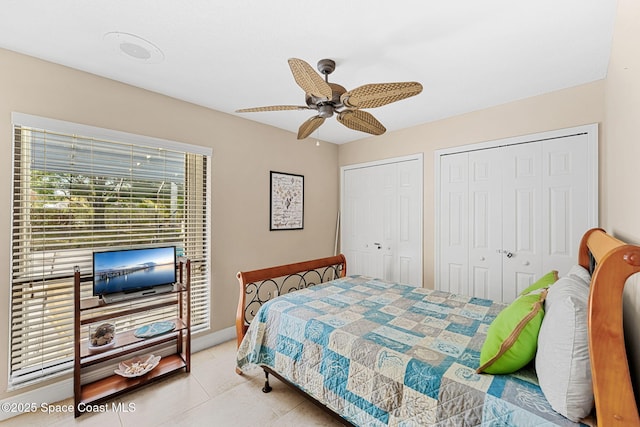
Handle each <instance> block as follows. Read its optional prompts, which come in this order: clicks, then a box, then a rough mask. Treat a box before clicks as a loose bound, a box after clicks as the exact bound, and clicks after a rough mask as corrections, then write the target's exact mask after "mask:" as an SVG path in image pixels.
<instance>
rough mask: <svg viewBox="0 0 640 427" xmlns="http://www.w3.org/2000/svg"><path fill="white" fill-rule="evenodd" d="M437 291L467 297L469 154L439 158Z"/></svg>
mask: <svg viewBox="0 0 640 427" xmlns="http://www.w3.org/2000/svg"><path fill="white" fill-rule="evenodd" d="M440 171H441V178H440V185H441V186H442V191H441V192H440V196H441V197H440V200H439V205H440V209H441V212H443V215H441V219H440V233H441V237H440V248H439V251H440V260H441V263H440V266H439V267H440V287H439V288H438V289H441V290H443V291H446V292H452V293H455V294H464V295H468V294H469V291H470V290H469V154H468V153H459V154H451V155H447V156H443V157H442V158H441V169H440Z"/></svg>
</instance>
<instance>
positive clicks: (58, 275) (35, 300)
mask: <svg viewBox="0 0 640 427" xmlns="http://www.w3.org/2000/svg"><path fill="white" fill-rule="evenodd" d="M210 154H211V153H210V150H209V151H208V152H207V150H203V149H202V148H201V147H192V146H189V145H186V144H180V143H172V142H170V141H164V140H157V139H154V138H146V137H141V136H137V135H131V134H124V133H120V132H115V131H107V130H104V129H99V128H91V127H87V126H82V125H74V124H71V123H66V122H58V121H53V120H48V119H42V118H34V117H33V116H26V115H21V114H14V166H13V167H14V171H13V205H12V206H13V226H12V267H11V296H10V299H11V331H10V334H11V337H10V349H9V351H10V355H9V360H10V372H9V387H10V388H12V387H17V386H20V385H23V384H30V383H33V382H35V381H39V380H42V379H45V378H48V377H51V376H52V375H56V374H59V373H63V372H68V371H70V370H71V368H72V361H73V270H74V266H76V265H77V266H79V267H80V271H81V274H82V275H90V274H91V273H92V253H93V251H98V250H107V249H113V248H116V247H117V248H138V247H152V246H168V245H175V246H176V247H177V251H178V255H184V256H187V257H189V259H190V260H191V265H192V267H191V271H192V276H191V287H192V292H191V294H192V303H191V307H192V314H191V316H192V317H191V319H192V326H193V330H194V331H197V330H201V329H205V328H208V327H209V301H210V298H209V288H210V287H209V277H210V274H209V241H208V236H209V231H208V227H209V225H208V224H209V223H208V218H209V215H208V212H209V206H208V204H209V196H208V195H209V194H210V189H209V180H208V176H209V175H210V174H209V171H208V168H209V165H210ZM81 293H82V296H83V297H87V296H91V295H92V284H91V282H90V281H89V282H86V283H85V284H83V288H82V291H81ZM154 315H155V316H157V313H154ZM153 320H155V318H154V317H152V315H151V314H149V313H146V314H145V313H143V314H140V315H138V316H136V317H135V318H127V319H122V320H121V322H123V323H126V326H125V327H133V326H135V325H139V324H144V323H147V322H149V321H153ZM83 335H84V336H86V334H84V333H83Z"/></svg>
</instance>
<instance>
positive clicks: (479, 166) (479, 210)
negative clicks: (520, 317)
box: [466, 150, 505, 301]
mask: <svg viewBox="0 0 640 427" xmlns="http://www.w3.org/2000/svg"><path fill="white" fill-rule="evenodd" d="M503 164H504V159H503V158H502V156H501V155H500V153H498V152H496V151H495V150H479V151H471V152H469V196H468V198H469V214H468V217H469V290H468V292H466V294H467V295H474V296H477V297H480V298H488V299H493V300H498V301H501V300H502V299H503V296H502V276H503V271H502V264H503V263H502V261H503V257H504V256H505V255H504V254H503V253H502V250H501V248H502V247H503V243H502V236H503V221H502V216H503V207H502V205H503V201H502V199H503V194H502V193H503V191H502V185H503V183H504V177H503V171H502V165H503Z"/></svg>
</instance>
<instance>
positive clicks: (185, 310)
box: [73, 258, 191, 417]
mask: <svg viewBox="0 0 640 427" xmlns="http://www.w3.org/2000/svg"><path fill="white" fill-rule="evenodd" d="M89 280H90V279H87V278H83V277H82V276H81V274H80V271H79V269H76V271H75V273H74V292H75V294H74V356H75V358H74V370H73V383H74V384H73V391H74V393H73V394H74V407H75V416H76V417H78V416H80V415H82V414H83V413H84V412H83V411H82V410H81V409H82V407H83V406H88V405H98V404H101V403H103V402H104V401H106V400H108V399H110V398H113V397H115V396H118V395H121V394H124V393H126V392H128V391H131V390H134V389H136V388H139V387H142V386H144V385H146V384H149V383H151V382H153V381H156V380H159V379H161V378H164V377H166V376H167V375H171V374H173V373H177V372H180V371H182V370H183V369H184V371H185V372H190V371H191V263H190V261H189V260H188V259H186V258H180V259H179V262H178V283H176V284H175V285H174V289H173V291H171V292H169V293H162V294H157V295H149V296H144V297H140V298H135V299H131V300H127V301H124V302H118V303H115V304H113V307H114V309H113V310H109V311H108V312H106V309H109V307H110V305H109V304H105V303H104V301H102V300H101V299H98V298H96V297H93V298H86V299H81V298H80V285H81V283H82V282H86V281H89ZM171 306H175V309H176V312H177V317H174V318H167V319H166V320H170V321H173V322H174V323H175V324H176V326H175V328H174V329H173V330H172V331H170V332H167V333H165V334H162V335H157V336H154V337H150V338H139V337H136V336H135V330H134V329H132V330H126V331H119V332H118V331H116V337H115V340H116V341H115V344H114V346H113V347H112V348H109V349H107V350H104V351H101V352H91V351H90V350H89V348H88V344H87V342H86V341H83V340H82V337H81V332H80V331H81V326H82V325H89V324H92V323H98V322H104V321H107V320H109V319H115V318H118V317H124V316H129V315H133V314H136V313H141V312H145V311H152V310H158V309H162V308H167V307H171ZM171 343H175V344H174V345H175V353H172V354H170V355H168V356H164V357H162V359H160V362H159V363H158V366H156V367H155V368H153V369H152V370H151V371H150V372H148V373H146V374H144V375H142V376H139V377H135V378H125V377H121V376H120V375H117V374H115V373H113V374H111V375H107V376H105V377H103V378H101V379H98V380H96V381H93V382H90V383H87V384H82V378H83V371H85V370H86V369H87V368H88V367H90V366H93V365H96V364H98V363H104V362H108V361H109V360H112V359H113V360H114V367H113V368H114V369H115V368H116V367H117V365H116V364H115V359H117V358H120V357H122V356H126V355H127V354H132V353H138V352H140V351H142V350H145V349H151V348H154V347H158V346H160V345H167V344H171Z"/></svg>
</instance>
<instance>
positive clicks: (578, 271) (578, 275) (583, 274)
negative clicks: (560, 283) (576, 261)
mask: <svg viewBox="0 0 640 427" xmlns="http://www.w3.org/2000/svg"><path fill="white" fill-rule="evenodd" d="M567 276H569V277H572V278H573V279H580V280H581V281H582V282H583V283H584V284H585V285H587V287H588V286H589V285H590V284H591V274H589V272H588V271H587V269H586V268H584V267H583V266H581V265H574V266H573V267H571V268H570V269H569V272H568V273H567Z"/></svg>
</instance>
